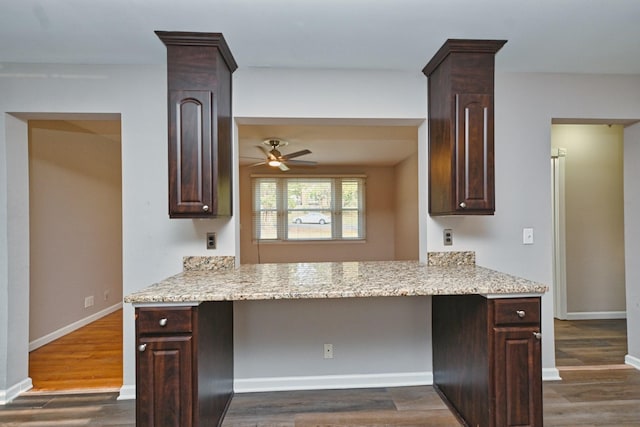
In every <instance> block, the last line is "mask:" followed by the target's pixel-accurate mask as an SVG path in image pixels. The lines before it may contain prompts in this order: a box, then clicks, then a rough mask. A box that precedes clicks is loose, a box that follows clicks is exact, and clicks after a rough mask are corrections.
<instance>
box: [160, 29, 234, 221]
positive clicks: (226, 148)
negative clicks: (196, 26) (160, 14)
mask: <svg viewBox="0 0 640 427" xmlns="http://www.w3.org/2000/svg"><path fill="white" fill-rule="evenodd" d="M156 35H157V36H158V37H159V38H160V40H162V42H163V43H164V44H165V45H166V46H167V86H168V112H169V216H170V217H171V218H216V217H227V216H231V214H232V182H231V173H232V167H231V162H232V158H231V153H232V139H231V138H232V125H233V124H232V116H231V74H232V73H233V72H234V71H235V70H236V68H238V65H237V64H236V62H235V60H234V59H233V55H232V54H231V51H230V50H229V47H228V46H227V43H226V41H225V40H224V37H223V36H222V34H220V33H191V32H167V31H156Z"/></svg>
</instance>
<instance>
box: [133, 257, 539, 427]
mask: <svg viewBox="0 0 640 427" xmlns="http://www.w3.org/2000/svg"><path fill="white" fill-rule="evenodd" d="M546 290H547V287H546V286H545V285H542V284H539V283H535V282H531V281H529V280H525V279H522V278H518V277H514V276H511V275H508V274H504V273H500V272H497V271H494V270H490V269H487V268H483V267H479V266H475V265H450V266H427V265H425V264H422V263H419V262H417V261H374V262H337V263H290V264H259V265H242V266H240V267H239V268H235V269H229V270H226V271H185V272H183V273H180V274H177V275H175V276H172V277H169V278H167V279H166V280H163V281H161V282H159V283H156V284H154V285H151V286H149V287H148V288H145V289H143V290H141V291H139V292H135V293H133V294H130V295H128V296H126V297H125V300H124V301H125V302H127V303H132V304H133V305H134V306H135V316H136V348H137V357H136V399H137V402H136V425H137V426H138V427H144V426H181V427H191V426H198V427H205V426H214V425H218V424H220V423H221V422H222V419H223V418H224V414H225V411H226V409H227V407H228V405H229V403H230V402H231V399H232V396H233V301H242V300H275V299H304V298H375V297H390V296H414V295H415V296H418V295H422V296H424V295H429V296H432V315H433V319H432V348H433V377H434V388H435V389H436V391H438V393H439V394H440V396H441V397H442V398H443V399H444V400H445V402H446V403H447V404H448V406H449V408H450V409H451V410H452V411H453V413H454V414H455V415H456V416H458V418H459V419H460V420H461V422H462V423H464V424H467V425H470V426H474V427H475V426H489V427H503V426H516V425H517V426H541V425H542V368H541V333H540V296H541V295H542V294H543V293H544V292H546Z"/></svg>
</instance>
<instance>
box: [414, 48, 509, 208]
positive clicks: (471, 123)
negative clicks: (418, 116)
mask: <svg viewBox="0 0 640 427" xmlns="http://www.w3.org/2000/svg"><path fill="white" fill-rule="evenodd" d="M506 42H507V41H506V40H456V39H449V40H447V41H446V42H445V43H444V45H442V47H441V48H440V50H438V52H437V53H436V54H435V55H434V56H433V58H432V59H431V61H429V63H428V64H427V65H426V66H425V67H424V69H423V70H422V72H423V73H424V74H425V75H426V76H427V78H428V80H429V83H428V85H429V95H428V108H429V214H430V215H434V216H435V215H493V213H494V211H495V178H494V158H493V90H494V59H495V54H496V52H498V50H500V48H501V47H502V46H503V45H504V44H505V43H506Z"/></svg>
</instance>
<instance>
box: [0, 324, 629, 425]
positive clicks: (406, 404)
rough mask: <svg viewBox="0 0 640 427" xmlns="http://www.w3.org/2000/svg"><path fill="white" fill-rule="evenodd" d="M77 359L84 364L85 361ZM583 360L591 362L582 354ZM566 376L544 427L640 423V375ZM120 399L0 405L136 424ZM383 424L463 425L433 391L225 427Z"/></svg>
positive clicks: (351, 396)
mask: <svg viewBox="0 0 640 427" xmlns="http://www.w3.org/2000/svg"><path fill="white" fill-rule="evenodd" d="M619 326H620V325H614V326H613V329H612V330H611V331H606V326H603V325H602V324H600V326H598V325H597V324H596V323H595V322H594V324H591V325H589V324H575V325H570V324H565V325H562V327H565V329H564V332H567V331H568V332H569V333H572V334H576V335H577V336H580V334H583V335H582V336H583V337H584V334H588V333H590V332H592V331H594V330H595V331H596V334H599V335H598V338H597V339H615V338H616V337H617V336H619V335H620V334H621V333H622V329H621V328H620V327H619ZM120 330H121V328H120ZM624 333H625V334H626V331H625V332H624ZM560 335H561V336H562V334H560ZM574 338H575V339H578V338H576V337H574ZM591 338H593V337H591ZM572 346H573V344H572ZM572 346H569V347H572ZM573 348H574V349H578V348H580V345H575V346H573ZM594 348H596V350H597V351H595V352H594V355H595V354H596V353H598V352H600V353H601V354H604V355H605V357H603V358H601V359H599V360H600V361H603V360H606V359H607V357H606V356H608V353H609V352H610V351H611V348H610V347H609V346H607V345H600V346H594ZM570 350H571V349H570ZM615 351H616V352H617V351H619V348H618V349H616V350H615ZM577 356H579V355H577ZM62 359H65V358H64V357H62ZM88 359H91V357H89V358H88ZM120 359H121V358H120ZM73 360H75V361H82V360H83V357H77V358H74V359H73ZM576 360H577V361H578V362H580V363H585V362H586V361H585V360H584V358H581V357H576ZM42 366H47V364H46V363H44V364H43V365H42ZM560 375H561V377H562V378H563V380H562V381H549V382H545V383H544V384H543V402H544V407H543V410H544V424H545V426H547V427H549V426H550V427H557V426H561V427H570V426H594V427H595V426H597V427H609V426H610V427H613V426H616V427H624V426H635V427H638V426H640V371H638V370H635V369H633V368H631V367H628V366H627V367H625V366H620V365H616V368H615V369H607V368H606V366H604V367H603V368H600V369H591V368H589V369H584V368H582V367H580V366H573V367H571V368H570V369H562V367H560ZM120 378H121V376H120ZM57 381H61V380H57ZM116 398H117V393H88V394H48V393H25V394H23V395H22V396H20V397H18V398H17V399H16V400H14V401H13V402H11V403H9V404H8V405H5V406H0V425H1V426H3V427H14V426H21V427H28V426H30V427H34V426H69V427H72V426H111V427H118V426H120V427H133V426H135V401H132V400H128V401H118V400H116ZM382 425H385V426H393V425H397V426H405V427H406V426H416V427H418V426H422V427H431V426H457V425H459V424H458V423H457V422H456V420H455V418H453V415H452V414H451V413H450V412H449V411H448V410H447V409H446V407H445V406H444V403H443V402H442V401H441V400H440V398H439V397H438V396H437V394H436V393H435V391H434V390H433V388H432V387H430V386H424V387H394V388H377V389H352V390H317V391H291V392H274V393H247V394H237V395H236V396H235V397H234V399H233V401H232V403H231V407H230V409H229V414H228V416H227V418H226V419H225V421H224V424H223V426H224V427H257V426H261V427H266V426H270V427H274V426H281V427H311V426H334V427H342V426H351V427H364V426H368V427H371V426H382Z"/></svg>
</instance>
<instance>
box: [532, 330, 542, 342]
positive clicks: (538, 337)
mask: <svg viewBox="0 0 640 427" xmlns="http://www.w3.org/2000/svg"><path fill="white" fill-rule="evenodd" d="M533 336H534V337H536V339H539V340H541V339H542V334H541V333H540V332H534V333H533Z"/></svg>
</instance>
